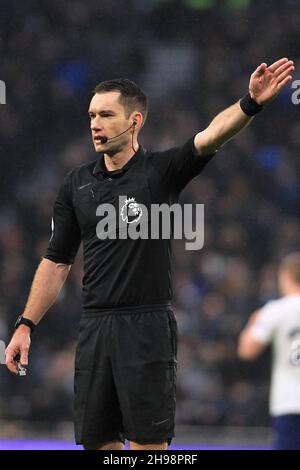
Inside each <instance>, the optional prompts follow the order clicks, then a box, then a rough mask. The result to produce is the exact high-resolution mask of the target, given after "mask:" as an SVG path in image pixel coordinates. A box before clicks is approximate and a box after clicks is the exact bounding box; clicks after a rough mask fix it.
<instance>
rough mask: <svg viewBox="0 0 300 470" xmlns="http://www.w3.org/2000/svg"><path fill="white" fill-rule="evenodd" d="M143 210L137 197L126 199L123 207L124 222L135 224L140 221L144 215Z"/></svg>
mask: <svg viewBox="0 0 300 470" xmlns="http://www.w3.org/2000/svg"><path fill="white" fill-rule="evenodd" d="M142 214H143V211H142V209H141V207H140V206H139V204H138V203H137V202H135V198H134V197H131V198H129V199H126V201H125V204H124V206H123V207H122V209H121V217H122V220H123V222H127V223H128V224H133V223H134V222H135V223H136V222H138V221H139V220H140V218H141V217H142Z"/></svg>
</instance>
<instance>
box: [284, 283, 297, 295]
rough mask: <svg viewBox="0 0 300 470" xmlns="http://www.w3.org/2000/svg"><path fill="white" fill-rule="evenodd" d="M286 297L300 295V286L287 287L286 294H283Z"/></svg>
mask: <svg viewBox="0 0 300 470" xmlns="http://www.w3.org/2000/svg"><path fill="white" fill-rule="evenodd" d="M283 295H284V297H286V296H288V295H300V286H299V285H293V286H289V287H286V288H285V290H284V292H283Z"/></svg>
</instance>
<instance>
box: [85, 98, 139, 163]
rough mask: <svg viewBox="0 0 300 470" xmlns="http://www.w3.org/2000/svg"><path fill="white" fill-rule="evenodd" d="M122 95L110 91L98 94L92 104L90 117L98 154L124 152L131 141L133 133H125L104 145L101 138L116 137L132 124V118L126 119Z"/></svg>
mask: <svg viewBox="0 0 300 470" xmlns="http://www.w3.org/2000/svg"><path fill="white" fill-rule="evenodd" d="M119 96H120V93H119V92H118V91H110V92H107V93H96V94H95V95H94V96H93V98H92V100H91V103H90V107H89V116H90V120H91V131H92V138H93V143H94V147H95V150H96V152H105V153H108V154H114V153H116V152H119V151H120V150H122V149H123V148H124V147H125V146H126V145H127V144H128V142H130V139H131V132H129V131H128V132H125V133H124V134H123V135H122V136H120V137H118V138H117V139H114V140H112V141H111V142H107V143H105V144H102V143H101V142H100V138H101V137H108V138H111V137H114V136H116V135H118V134H120V133H121V132H123V131H124V130H125V129H127V128H128V127H129V126H130V124H131V123H132V117H129V118H126V115H125V109H124V107H123V106H122V104H120V103H119V101H118V100H119Z"/></svg>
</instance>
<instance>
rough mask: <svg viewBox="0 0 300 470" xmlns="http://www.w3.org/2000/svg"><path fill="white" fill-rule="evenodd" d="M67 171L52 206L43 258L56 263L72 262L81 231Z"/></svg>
mask: <svg viewBox="0 0 300 470" xmlns="http://www.w3.org/2000/svg"><path fill="white" fill-rule="evenodd" d="M70 174H71V173H69V174H68V175H67V176H66V178H65V180H64V182H63V185H62V186H61V188H60V190H59V193H58V196H57V198H56V201H55V203H54V207H53V217H52V235H51V238H50V240H49V245H48V249H47V252H46V255H45V258H47V259H49V260H51V261H54V262H56V263H64V264H72V263H74V259H75V256H76V254H77V251H78V248H79V245H80V242H81V232H80V227H79V225H78V221H77V218H76V215H75V212H74V208H73V204H72V197H71V191H70Z"/></svg>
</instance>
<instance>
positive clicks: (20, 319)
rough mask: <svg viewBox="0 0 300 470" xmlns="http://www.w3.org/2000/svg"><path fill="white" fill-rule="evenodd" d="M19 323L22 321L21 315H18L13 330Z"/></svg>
mask: <svg viewBox="0 0 300 470" xmlns="http://www.w3.org/2000/svg"><path fill="white" fill-rule="evenodd" d="M21 321H22V315H19V316H18V318H17V321H16V323H15V328H17V327H18V326H19V325H20V323H21Z"/></svg>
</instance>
